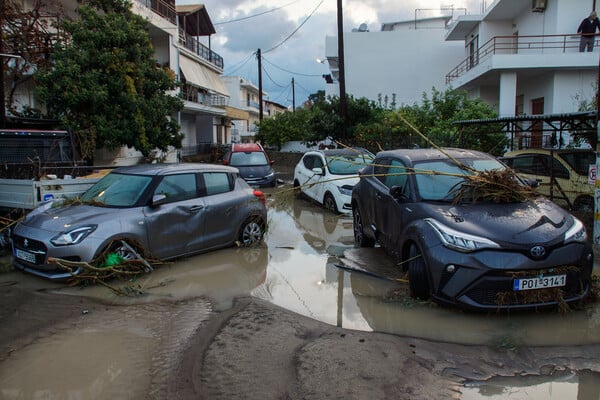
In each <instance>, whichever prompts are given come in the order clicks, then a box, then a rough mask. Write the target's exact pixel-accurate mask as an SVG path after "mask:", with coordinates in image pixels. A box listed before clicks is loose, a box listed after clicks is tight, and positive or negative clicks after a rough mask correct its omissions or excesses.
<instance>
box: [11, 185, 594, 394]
mask: <svg viewBox="0 0 600 400" xmlns="http://www.w3.org/2000/svg"><path fill="white" fill-rule="evenodd" d="M360 270H363V271H362V272H359V271H360ZM374 272H376V273H374ZM595 273H598V271H597V270H596V271H595ZM376 275H378V276H376ZM382 276H383V277H385V278H382ZM0 280H1V282H0V285H1V286H0V290H5V291H6V290H8V289H9V288H11V289H14V290H16V289H19V288H23V289H33V290H35V291H36V292H37V293H39V294H40V296H45V295H47V294H48V293H60V294H64V295H65V296H60V297H61V298H65V299H67V300H66V303H68V299H69V298H73V295H75V296H84V297H85V298H89V299H93V301H94V303H93V304H92V305H87V304H85V305H82V307H81V310H80V313H81V315H79V316H77V319H76V320H75V322H73V320H66V319H65V321H66V322H64V323H63V322H61V321H56V324H55V326H54V327H53V328H52V329H53V330H52V333H51V334H48V335H46V336H44V337H41V338H37V339H36V340H35V341H34V342H33V343H31V344H29V345H27V346H25V347H23V348H16V347H15V348H12V350H10V349H8V350H7V351H8V353H7V354H8V355H6V356H3V357H2V358H0V399H29V398H32V399H108V398H137V396H138V395H139V393H142V392H143V389H142V388H144V387H148V386H152V385H153V384H154V385H157V384H160V383H164V382H166V381H167V380H168V375H167V373H166V371H170V370H172V368H173V366H172V365H169V361H168V360H169V359H170V358H169V357H168V356H166V355H167V354H169V352H172V350H173V349H175V348H178V347H179V346H183V345H185V344H186V343H188V342H189V340H190V338H191V337H192V336H193V332H194V331H195V330H196V329H197V327H198V324H201V323H202V321H205V320H208V319H209V318H210V316H211V315H213V314H214V313H215V312H227V310H229V309H230V308H231V307H232V306H233V304H234V299H235V298H237V297H240V296H249V295H250V296H252V297H257V298H260V299H262V300H265V301H267V302H269V303H273V304H275V305H276V306H279V307H282V308H283V309H286V310H290V311H293V312H295V313H298V314H301V315H303V316H306V317H310V318H311V319H314V320H318V321H322V322H325V323H327V324H329V325H332V326H337V327H342V328H347V329H351V330H357V331H366V332H380V333H389V334H393V335H398V336H402V337H411V338H420V339H426V340H430V341H434V342H443V343H452V344H464V345H484V346H489V347H491V348H494V349H500V350H502V351H513V350H519V349H525V348H527V347H528V346H580V345H596V344H600V305H599V303H598V302H595V303H593V304H589V305H587V306H586V308H585V309H583V310H578V311H575V312H570V313H568V314H566V315H561V314H559V313H558V312H556V311H552V310H550V311H544V312H530V313H513V314H496V313H489V314H482V313H467V312H462V311H458V310H454V309H450V308H446V307H439V306H435V305H432V304H431V303H429V302H418V301H414V300H412V299H411V298H410V297H409V296H408V288H407V284H406V282H405V281H404V279H403V277H402V276H401V275H400V274H398V271H395V270H394V268H393V265H392V262H391V259H390V258H389V257H388V256H387V255H386V254H385V253H384V252H383V251H382V250H381V249H379V248H374V249H354V248H353V235H352V219H351V217H350V216H338V215H334V214H332V213H329V212H327V211H325V210H324V209H322V208H319V207H317V206H315V205H313V204H312V203H310V202H308V201H306V200H303V199H295V198H293V197H292V196H281V198H278V197H277V196H273V197H272V198H271V199H270V203H269V229H268V232H267V235H266V238H265V243H264V245H263V246H260V247H255V248H229V249H223V250H219V251H214V252H210V253H206V254H202V255H198V256H195V257H190V258H186V259H182V260H178V261H176V262H174V263H170V264H166V265H162V266H160V267H159V268H157V269H156V270H155V271H154V272H152V273H151V274H148V275H146V276H144V277H142V278H139V279H137V280H136V281H135V282H116V283H113V286H115V287H120V288H122V289H123V290H127V291H129V292H130V293H131V294H132V296H119V295H117V294H115V292H113V291H111V290H110V289H108V288H106V287H103V286H91V287H85V288H79V287H77V288H72V287H65V286H64V285H62V284H57V283H50V282H46V281H43V280H40V279H38V278H35V277H32V276H28V275H24V274H22V273H17V272H12V273H8V274H3V275H1V276H0ZM7 298H8V299H9V300H10V295H7ZM38 303H39V306H38V308H36V309H35V310H37V311H32V313H33V315H31V316H27V315H25V316H23V315H21V316H18V315H17V316H14V315H11V314H10V313H5V315H4V317H3V318H2V319H0V321H3V322H2V326H3V328H2V329H3V330H2V331H1V332H0V333H3V332H8V331H10V328H9V327H8V326H7V325H10V323H12V322H13V321H16V319H17V318H28V317H30V318H35V317H36V313H39V314H40V315H43V313H44V312H46V311H47V310H46V311H45V310H44V307H43V304H44V301H43V297H42V298H41V300H38ZM94 304H95V305H94ZM174 305H175V306H176V307H175V308H174ZM63 306H64V307H66V305H63ZM11 307H12V305H11ZM15 307H16V305H15ZM114 308H118V310H119V315H120V317H119V318H117V319H115V318H114V317H113V316H112V315H113V314H111V313H110V311H111V310H113V309H114ZM173 310H177V311H176V312H174V311H173ZM15 341H16V342H17V343H18V338H16V339H15ZM90 344H94V345H93V346H90ZM155 348H159V349H160V352H159V353H158V355H157V354H154V355H151V354H152V352H151V351H150V350H151V349H155ZM122 349H128V350H127V352H123V351H122ZM17 350H18V352H16V353H15V354H14V356H12V355H11V353H12V352H13V351H17ZM161 355H165V356H164V357H162V356H161ZM557 361H558V360H557ZM163 364H164V365H163ZM567 364H568V363H567ZM548 368H549V370H547V371H539V374H533V375H532V374H524V375H515V376H493V377H491V378H490V377H486V376H479V377H478V376H475V375H474V376H473V377H472V379H468V380H467V381H466V382H465V384H464V387H462V388H461V389H460V391H461V395H460V396H459V397H458V398H460V399H463V400H473V399H494V400H506V399H577V400H598V399H599V398H600V374H599V373H598V372H594V371H592V370H585V369H579V370H576V369H573V370H571V369H560V370H553V369H552V368H551V366H548ZM131 371H134V372H133V373H132V372H131ZM148 371H153V372H152V373H148ZM158 371H165V372H164V374H163V373H161V372H158ZM65 377H66V378H65ZM158 386H160V385H158ZM123 390H127V391H126V392H125V393H124V392H123ZM154 397H156V398H161V395H160V392H158V393H155V396H154Z"/></svg>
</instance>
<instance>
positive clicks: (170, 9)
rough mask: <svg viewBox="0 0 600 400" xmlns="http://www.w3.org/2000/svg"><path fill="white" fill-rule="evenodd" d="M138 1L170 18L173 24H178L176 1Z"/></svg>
mask: <svg viewBox="0 0 600 400" xmlns="http://www.w3.org/2000/svg"><path fill="white" fill-rule="evenodd" d="M137 2H138V3H140V4H141V5H143V6H145V7H147V8H149V9H150V10H152V11H153V12H154V13H155V14H158V15H160V16H161V17H163V18H164V19H166V20H168V21H169V22H170V23H172V24H173V25H177V12H176V11H175V4H174V2H172V3H170V2H168V1H165V0H137Z"/></svg>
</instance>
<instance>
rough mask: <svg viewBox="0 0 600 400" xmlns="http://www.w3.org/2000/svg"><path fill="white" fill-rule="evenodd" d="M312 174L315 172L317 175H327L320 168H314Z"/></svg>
mask: <svg viewBox="0 0 600 400" xmlns="http://www.w3.org/2000/svg"><path fill="white" fill-rule="evenodd" d="M312 172H314V173H315V175H325V172H324V171H323V168H319V167H317V168H313V169H312Z"/></svg>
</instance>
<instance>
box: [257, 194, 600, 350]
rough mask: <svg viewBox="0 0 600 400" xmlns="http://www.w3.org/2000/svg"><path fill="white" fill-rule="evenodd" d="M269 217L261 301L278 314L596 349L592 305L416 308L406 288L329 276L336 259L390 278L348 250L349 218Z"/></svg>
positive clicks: (505, 344)
mask: <svg viewBox="0 0 600 400" xmlns="http://www.w3.org/2000/svg"><path fill="white" fill-rule="evenodd" d="M269 215H270V217H269V218H270V229H269V234H268V235H267V240H266V241H267V244H268V247H269V254H270V261H269V267H268V271H267V279H266V282H267V284H268V285H269V291H268V294H269V296H268V297H265V299H266V300H269V301H271V302H273V303H275V304H277V305H279V306H282V307H284V308H287V309H290V310H292V311H295V312H298V313H300V314H303V315H307V316H309V317H312V318H315V319H318V320H320V321H324V322H327V323H329V324H332V325H338V326H342V327H344V328H350V329H359V330H373V331H377V332H385V333H391V334H396V335H401V336H410V337H419V338H423V339H429V340H434V341H441V342H451V343H460V344H484V345H492V346H498V347H502V348H510V347H518V346H526V345H537V346H551V345H577V344H595V343H600V335H598V332H599V331H600V308H599V306H598V303H597V302H596V303H595V304H591V305H589V306H588V307H587V308H586V309H585V310H580V311H575V312H571V313H568V314H566V315H561V314H559V313H558V312H556V311H554V310H546V311H540V312H519V313H512V314H496V313H489V314H484V313H472V312H461V311H460V310H455V309H452V308H446V307H439V306H435V305H432V304H431V303H428V302H427V303H423V302H416V301H414V300H412V299H411V298H410V296H409V295H408V293H407V287H406V284H405V283H401V282H394V281H391V280H389V281H388V280H383V279H379V278H374V277H371V276H369V275H365V274H363V273H357V272H348V271H345V270H341V269H339V268H336V264H337V265H339V264H340V263H341V261H340V259H339V258H336V257H335V255H338V256H341V255H344V254H345V256H346V257H347V258H348V259H347V260H346V262H349V263H369V264H377V265H381V268H384V269H385V268H388V270H391V269H389V266H390V265H391V264H390V263H391V260H390V258H389V257H387V255H386V254H385V253H384V252H383V251H382V250H381V249H377V248H375V249H353V246H352V244H353V240H352V219H351V217H350V216H336V215H334V214H331V213H329V212H327V211H325V210H323V209H321V208H320V207H317V206H313V205H312V204H311V203H309V202H308V201H305V200H298V199H296V200H295V201H293V203H292V204H291V205H290V207H289V208H288V209H287V210H286V209H285V208H280V209H278V210H275V209H271V210H270V214H269ZM332 221H334V222H336V225H335V226H333V224H332ZM343 259H344V258H343V257H342V258H341V260H343ZM386 263H387V264H388V266H387V267H386V265H385V264H386ZM389 276H391V273H390V274H389ZM457 327H460V329H457Z"/></svg>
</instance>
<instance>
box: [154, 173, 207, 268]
mask: <svg viewBox="0 0 600 400" xmlns="http://www.w3.org/2000/svg"><path fill="white" fill-rule="evenodd" d="M197 178H198V175H197V174H196V173H184V174H176V175H167V176H165V177H164V178H163V179H162V181H161V182H160V183H159V184H158V186H157V187H156V189H155V190H154V198H155V199H156V198H157V197H156V196H159V197H158V198H162V200H161V201H160V204H159V205H156V204H155V205H152V206H150V207H146V210H145V214H146V229H147V232H148V243H149V244H150V251H151V252H152V255H153V256H154V257H157V258H160V259H162V258H169V257H174V256H179V255H183V254H185V253H188V246H189V243H194V246H196V245H197V242H198V241H201V240H202V238H203V236H204V226H205V223H204V220H205V215H204V214H205V213H204V208H205V204H204V199H203V198H202V197H200V196H199V185H198V183H197ZM163 196H164V197H163Z"/></svg>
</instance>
